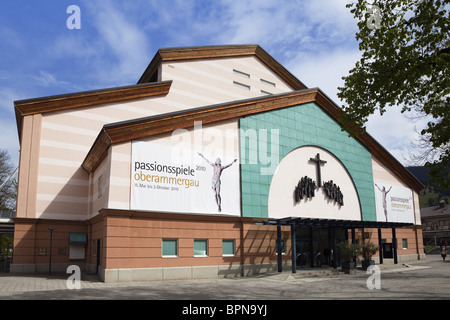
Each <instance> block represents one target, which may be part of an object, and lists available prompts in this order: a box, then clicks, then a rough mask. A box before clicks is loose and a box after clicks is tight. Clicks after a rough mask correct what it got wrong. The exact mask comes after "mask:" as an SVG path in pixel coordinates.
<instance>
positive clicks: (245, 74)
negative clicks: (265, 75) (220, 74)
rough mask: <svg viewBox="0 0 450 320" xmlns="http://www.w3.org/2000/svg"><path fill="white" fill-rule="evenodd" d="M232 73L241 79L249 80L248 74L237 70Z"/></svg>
mask: <svg viewBox="0 0 450 320" xmlns="http://www.w3.org/2000/svg"><path fill="white" fill-rule="evenodd" d="M233 73H234V74H237V75H239V76H241V77H244V78H250V75H249V74H248V73H245V72H242V71H239V70H236V69H233Z"/></svg>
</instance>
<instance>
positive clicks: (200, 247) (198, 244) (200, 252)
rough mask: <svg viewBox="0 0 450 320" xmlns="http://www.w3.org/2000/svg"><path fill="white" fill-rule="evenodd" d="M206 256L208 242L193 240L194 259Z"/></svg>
mask: <svg viewBox="0 0 450 320" xmlns="http://www.w3.org/2000/svg"><path fill="white" fill-rule="evenodd" d="M207 256H208V240H194V257H207Z"/></svg>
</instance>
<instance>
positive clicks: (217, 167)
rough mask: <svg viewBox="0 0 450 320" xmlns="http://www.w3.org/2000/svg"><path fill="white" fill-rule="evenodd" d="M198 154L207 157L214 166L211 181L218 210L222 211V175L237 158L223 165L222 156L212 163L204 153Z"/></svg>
mask: <svg viewBox="0 0 450 320" xmlns="http://www.w3.org/2000/svg"><path fill="white" fill-rule="evenodd" d="M198 155H199V156H200V157H202V158H203V159H205V161H206V162H208V163H209V164H210V165H211V166H212V167H213V168H214V173H213V176H212V181H211V187H212V189H213V190H214V194H215V197H216V203H217V207H218V210H219V212H221V211H222V198H221V197H220V176H221V175H222V171H223V170H224V169H226V168H229V167H231V165H232V164H233V163H235V162H236V161H237V159H234V161H233V162H231V163H230V164H227V165H226V166H222V164H221V163H222V161H221V160H220V158H217V159H216V162H214V163H212V162H211V161H209V160H208V159H206V158H205V157H204V156H203V154H201V153H200V152H199V153H198Z"/></svg>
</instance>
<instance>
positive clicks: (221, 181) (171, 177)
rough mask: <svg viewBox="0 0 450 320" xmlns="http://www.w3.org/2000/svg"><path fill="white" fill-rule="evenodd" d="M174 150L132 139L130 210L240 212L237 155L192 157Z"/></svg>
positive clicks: (207, 212)
mask: <svg viewBox="0 0 450 320" xmlns="http://www.w3.org/2000/svg"><path fill="white" fill-rule="evenodd" d="M173 151H174V148H173V147H172V146H170V145H165V144H160V143H158V142H155V141H151V142H146V141H133V143H132V168H131V179H132V182H131V205H130V208H131V209H134V210H147V211H164V212H174V213H201V214H226V215H235V216H239V215H240V201H239V199H240V198H239V189H240V188H239V165H238V162H237V161H236V160H237V159H236V158H234V157H229V156H227V155H223V154H214V155H212V154H207V153H205V154H202V153H198V152H192V156H191V157H190V159H189V158H186V157H177V156H176V155H174V152H173ZM178 151H179V150H178ZM189 154H190V153H189Z"/></svg>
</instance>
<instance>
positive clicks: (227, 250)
mask: <svg viewBox="0 0 450 320" xmlns="http://www.w3.org/2000/svg"><path fill="white" fill-rule="evenodd" d="M234 254H235V251H234V240H222V255H223V256H228V257H230V256H234Z"/></svg>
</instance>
